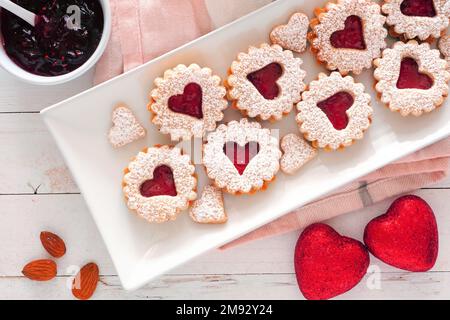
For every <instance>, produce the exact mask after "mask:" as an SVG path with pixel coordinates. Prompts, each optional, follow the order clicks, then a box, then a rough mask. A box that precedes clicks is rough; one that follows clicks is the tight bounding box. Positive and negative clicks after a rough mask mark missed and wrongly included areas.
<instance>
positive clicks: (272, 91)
mask: <svg viewBox="0 0 450 320" xmlns="http://www.w3.org/2000/svg"><path fill="white" fill-rule="evenodd" d="M282 75H283V67H281V65H280V64H278V63H276V62H274V63H271V64H269V65H267V66H265V67H264V68H262V69H260V70H257V71H254V72H252V73H249V74H248V75H247V79H248V81H250V82H251V83H252V84H253V85H254V86H255V88H256V89H257V90H258V91H259V93H260V94H261V95H262V96H263V97H264V98H265V99H267V100H273V99H275V98H277V97H278V96H279V94H280V87H279V86H278V84H277V80H278V79H279V78H280V77H281V76H282Z"/></svg>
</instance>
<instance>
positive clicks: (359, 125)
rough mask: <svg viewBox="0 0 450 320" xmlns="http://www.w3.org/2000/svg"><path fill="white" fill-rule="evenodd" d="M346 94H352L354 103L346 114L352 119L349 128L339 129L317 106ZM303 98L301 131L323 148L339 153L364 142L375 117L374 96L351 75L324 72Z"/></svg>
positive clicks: (300, 108)
mask: <svg viewBox="0 0 450 320" xmlns="http://www.w3.org/2000/svg"><path fill="white" fill-rule="evenodd" d="M342 91H344V92H348V93H350V94H351V95H352V96H353V99H354V102H353V105H352V106H351V107H350V108H349V109H348V110H347V111H346V112H347V116H348V119H349V122H348V125H347V127H346V128H345V129H343V130H336V129H335V128H334V127H333V125H332V123H331V122H330V120H329V119H328V117H327V115H326V114H325V113H324V112H323V111H322V110H321V109H320V108H319V107H317V104H318V103H319V102H321V101H324V100H326V99H328V98H329V97H331V96H333V95H334V94H336V93H338V92H342ZM302 98H303V99H302V101H301V102H300V103H299V104H297V109H298V111H299V113H298V115H297V122H298V124H299V128H300V132H301V133H303V135H304V136H305V138H306V139H307V140H309V141H311V142H314V143H315V144H316V145H317V146H318V147H320V148H329V149H332V150H337V149H339V148H341V147H347V146H350V145H351V144H353V141H354V140H360V139H362V138H363V136H364V131H365V130H367V129H368V128H369V126H370V123H371V120H370V119H371V116H372V114H373V109H372V107H371V106H370V95H369V94H367V93H365V92H364V85H363V84H361V83H355V82H354V80H353V78H352V77H351V76H346V77H342V76H341V74H340V73H339V72H332V73H331V74H330V75H329V76H327V75H326V74H324V73H321V74H319V79H318V80H316V81H312V82H311V83H310V85H309V90H308V91H305V92H304V93H303V94H302Z"/></svg>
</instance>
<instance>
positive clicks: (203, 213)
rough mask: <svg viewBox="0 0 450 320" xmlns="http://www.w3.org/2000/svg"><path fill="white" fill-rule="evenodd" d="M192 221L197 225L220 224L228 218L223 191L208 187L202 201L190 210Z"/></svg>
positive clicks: (199, 200)
mask: <svg viewBox="0 0 450 320" xmlns="http://www.w3.org/2000/svg"><path fill="white" fill-rule="evenodd" d="M190 216H191V218H192V220H194V221H195V222H197V223H209V224H220V223H225V222H227V220H228V217H227V215H226V213H225V208H224V204H223V194H222V190H220V189H219V188H216V187H214V186H206V187H205V188H204V190H203V193H202V196H201V198H200V199H198V200H196V201H195V202H194V204H193V206H192V208H191V210H190Z"/></svg>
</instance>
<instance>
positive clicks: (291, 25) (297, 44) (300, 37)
mask: <svg viewBox="0 0 450 320" xmlns="http://www.w3.org/2000/svg"><path fill="white" fill-rule="evenodd" d="M308 26H309V19H308V16H306V15H305V14H303V13H300V12H297V13H294V14H293V15H292V16H291V18H290V19H289V22H288V24H285V25H280V26H277V27H275V28H274V29H273V30H272V32H271V33H270V40H271V41H272V43H273V44H278V45H280V46H281V47H283V48H284V49H287V50H292V51H295V52H298V53H302V52H303V51H305V50H306V34H307V33H308Z"/></svg>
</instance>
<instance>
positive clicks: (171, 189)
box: [140, 165, 178, 198]
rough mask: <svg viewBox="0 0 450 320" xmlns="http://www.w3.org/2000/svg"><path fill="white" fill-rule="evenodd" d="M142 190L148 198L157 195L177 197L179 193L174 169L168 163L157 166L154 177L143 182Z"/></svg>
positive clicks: (142, 193) (143, 194)
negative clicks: (174, 177)
mask: <svg viewBox="0 0 450 320" xmlns="http://www.w3.org/2000/svg"><path fill="white" fill-rule="evenodd" d="M140 192H141V195H142V196H143V197H146V198H150V197H157V196H171V197H175V196H176V195H177V194H178V193H177V188H176V186H175V180H174V179H173V172H172V169H171V168H170V167H169V166H166V165H162V166H159V167H156V168H155V170H154V171H153V179H151V180H146V181H144V183H142V184H141V188H140Z"/></svg>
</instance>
